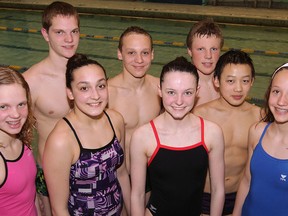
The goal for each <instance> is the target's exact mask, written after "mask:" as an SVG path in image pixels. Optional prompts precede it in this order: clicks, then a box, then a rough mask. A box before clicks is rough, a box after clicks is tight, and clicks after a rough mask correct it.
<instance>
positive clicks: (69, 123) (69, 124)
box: [63, 111, 116, 148]
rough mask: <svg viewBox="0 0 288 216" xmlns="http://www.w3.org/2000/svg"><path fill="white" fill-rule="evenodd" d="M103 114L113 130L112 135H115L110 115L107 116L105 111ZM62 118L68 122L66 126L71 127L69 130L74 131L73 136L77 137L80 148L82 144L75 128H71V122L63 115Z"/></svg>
mask: <svg viewBox="0 0 288 216" xmlns="http://www.w3.org/2000/svg"><path fill="white" fill-rule="evenodd" d="M104 114H105V115H106V116H107V118H108V121H109V124H110V126H111V128H112V130H113V134H114V135H113V136H114V137H115V136H116V134H115V130H114V127H113V124H112V122H111V119H110V117H109V116H108V114H107V113H106V112H105V111H104ZM63 120H64V121H65V122H66V123H67V124H68V126H69V127H70V128H71V130H72V131H73V133H74V135H75V137H76V139H77V142H78V144H79V146H80V147H81V148H83V146H82V144H81V142H80V139H79V137H78V135H77V133H76V131H75V129H74V128H73V126H72V124H71V122H70V121H69V120H68V119H67V118H66V117H63Z"/></svg>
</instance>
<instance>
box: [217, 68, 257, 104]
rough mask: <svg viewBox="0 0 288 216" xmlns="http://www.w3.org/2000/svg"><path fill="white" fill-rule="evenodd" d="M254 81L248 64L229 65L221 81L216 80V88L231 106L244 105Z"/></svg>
mask: <svg viewBox="0 0 288 216" xmlns="http://www.w3.org/2000/svg"><path fill="white" fill-rule="evenodd" d="M253 81H254V79H253V78H252V73H251V67H250V66H249V65H248V64H227V65H226V66H225V67H224V68H223V71H222V73H221V76H220V80H218V78H217V77H216V78H215V81H214V83H215V86H216V87H217V88H219V91H220V95H221V97H220V98H221V99H222V100H223V101H224V102H226V103H228V104H229V105H231V106H240V105H242V104H243V103H244V101H245V99H246V97H247V95H248V93H249V91H250V89H251V86H252V85H253Z"/></svg>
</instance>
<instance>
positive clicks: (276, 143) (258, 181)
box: [233, 63, 288, 216]
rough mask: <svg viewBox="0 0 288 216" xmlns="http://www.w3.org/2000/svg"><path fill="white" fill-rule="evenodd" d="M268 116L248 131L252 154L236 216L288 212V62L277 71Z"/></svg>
mask: <svg viewBox="0 0 288 216" xmlns="http://www.w3.org/2000/svg"><path fill="white" fill-rule="evenodd" d="M265 98H266V103H265V106H264V111H265V115H264V118H263V119H262V121H261V122H260V123H256V124H255V125H252V126H251V128H250V130H249V157H248V163H247V166H246V170H245V173H244V177H243V179H242V181H241V184H240V186H239V190H238V193H237V198H236V204H235V207H234V212H233V215H235V216H240V215H243V216H255V215H261V216H272V215H277V216H286V215H288V205H287V203H288V63H286V64H284V65H282V66H280V67H279V68H277V69H276V70H275V72H274V73H273V75H272V79H271V81H270V85H269V87H268V89H267V91H266V96H265Z"/></svg>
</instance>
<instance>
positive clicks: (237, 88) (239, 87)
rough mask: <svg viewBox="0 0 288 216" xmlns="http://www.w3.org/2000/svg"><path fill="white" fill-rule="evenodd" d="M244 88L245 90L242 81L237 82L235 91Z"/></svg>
mask: <svg viewBox="0 0 288 216" xmlns="http://www.w3.org/2000/svg"><path fill="white" fill-rule="evenodd" d="M242 90H243V87H242V83H241V82H236V86H235V91H236V92H241V91H242Z"/></svg>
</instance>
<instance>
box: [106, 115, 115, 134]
mask: <svg viewBox="0 0 288 216" xmlns="http://www.w3.org/2000/svg"><path fill="white" fill-rule="evenodd" d="M104 114H105V115H106V116H107V118H108V121H109V123H110V126H111V128H112V130H113V133H114V136H116V134H115V130H114V127H113V124H112V122H111V119H110V117H109V115H108V114H107V113H106V112H105V110H104Z"/></svg>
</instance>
